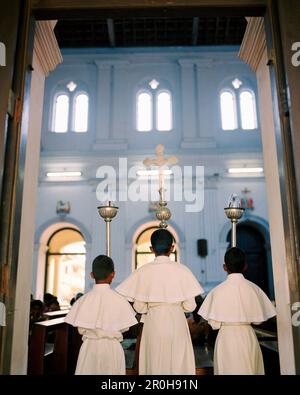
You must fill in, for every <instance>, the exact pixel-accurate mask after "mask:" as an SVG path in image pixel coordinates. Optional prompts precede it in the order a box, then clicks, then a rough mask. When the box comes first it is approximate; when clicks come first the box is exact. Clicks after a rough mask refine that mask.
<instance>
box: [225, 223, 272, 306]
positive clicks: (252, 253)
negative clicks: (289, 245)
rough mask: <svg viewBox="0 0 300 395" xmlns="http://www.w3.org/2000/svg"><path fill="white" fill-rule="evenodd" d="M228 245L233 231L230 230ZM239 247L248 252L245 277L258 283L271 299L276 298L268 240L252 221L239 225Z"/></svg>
mask: <svg viewBox="0 0 300 395" xmlns="http://www.w3.org/2000/svg"><path fill="white" fill-rule="evenodd" d="M226 241H227V242H228V247H229V246H230V241H231V231H229V232H228V235H227V239H226ZM237 247H239V248H241V249H242V250H243V251H244V252H245V254H246V262H247V265H248V268H247V271H246V272H245V273H244V275H245V278H247V279H248V280H249V281H252V282H253V283H255V284H257V285H258V286H259V287H260V288H261V289H262V290H263V291H264V292H265V293H266V294H267V295H268V296H269V297H270V298H271V299H274V284H273V281H271V279H272V278H273V273H272V265H271V264H270V262H268V256H267V251H266V240H265V237H264V235H263V234H262V233H261V232H260V231H259V230H258V229H257V228H256V227H255V226H253V225H252V224H251V223H250V222H244V223H243V222H242V223H240V224H238V226H237Z"/></svg>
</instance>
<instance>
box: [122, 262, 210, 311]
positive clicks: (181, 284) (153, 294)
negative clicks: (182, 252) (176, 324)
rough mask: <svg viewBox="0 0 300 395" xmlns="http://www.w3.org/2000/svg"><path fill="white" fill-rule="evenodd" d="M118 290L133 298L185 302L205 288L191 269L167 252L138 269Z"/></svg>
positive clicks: (150, 300)
mask: <svg viewBox="0 0 300 395" xmlns="http://www.w3.org/2000/svg"><path fill="white" fill-rule="evenodd" d="M116 291H117V292H118V293H120V294H121V295H124V296H125V297H126V298H127V299H128V300H130V301H133V300H138V301H141V302H165V303H176V302H182V301H184V300H187V299H191V298H194V297H195V296H197V295H201V294H202V293H203V292H204V290H203V288H202V287H201V285H200V284H199V282H198V280H197V279H196V277H195V276H194V275H193V273H192V272H191V271H190V269H188V268H187V267H186V266H184V265H182V264H180V263H176V262H173V261H171V260H170V258H168V257H166V256H159V257H157V258H156V259H155V260H154V261H153V262H151V263H147V264H146V265H144V266H142V267H141V268H140V269H138V270H136V271H134V272H133V273H132V274H131V275H130V276H129V277H128V278H127V279H126V280H125V281H123V282H122V283H121V284H120V285H119V286H118V287H117V288H116Z"/></svg>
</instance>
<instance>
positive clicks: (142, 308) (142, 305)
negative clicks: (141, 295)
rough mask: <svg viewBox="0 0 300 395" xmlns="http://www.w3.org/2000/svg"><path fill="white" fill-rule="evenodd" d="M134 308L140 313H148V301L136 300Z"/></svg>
mask: <svg viewBox="0 0 300 395" xmlns="http://www.w3.org/2000/svg"><path fill="white" fill-rule="evenodd" d="M133 308H134V310H135V311H137V312H138V313H140V314H146V313H147V311H148V303H146V302H140V301H139V300H135V301H134V303H133Z"/></svg>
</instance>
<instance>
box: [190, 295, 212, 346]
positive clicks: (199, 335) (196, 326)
mask: <svg viewBox="0 0 300 395" xmlns="http://www.w3.org/2000/svg"><path fill="white" fill-rule="evenodd" d="M203 300H204V299H203V298H202V296H201V295H198V296H196V297H195V302H196V308H195V310H194V311H193V312H192V313H191V314H190V315H189V317H188V318H187V323H188V326H189V330H190V334H191V339H192V343H193V344H195V345H202V344H204V343H205V342H206V340H207V337H208V333H209V326H208V324H207V322H206V321H205V320H204V319H203V318H202V317H200V315H199V314H198V311H199V308H200V306H201V305H202V303H203Z"/></svg>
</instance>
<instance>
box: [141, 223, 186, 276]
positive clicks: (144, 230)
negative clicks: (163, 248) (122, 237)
mask: <svg viewBox="0 0 300 395" xmlns="http://www.w3.org/2000/svg"><path fill="white" fill-rule="evenodd" d="M157 229H159V226H158V225H157V223H151V222H150V223H148V224H144V225H143V226H142V227H140V228H139V229H138V231H137V232H136V233H135V236H134V239H133V244H134V245H133V269H134V270H135V269H138V268H140V267H142V266H143V265H145V264H146V263H149V262H151V261H153V260H154V258H155V256H154V254H153V253H152V252H151V251H150V246H151V241H150V239H151V235H152V233H153V232H154V231H155V230H157ZM168 231H169V232H170V233H172V235H173V237H174V245H175V248H174V251H173V252H172V253H171V255H170V258H171V260H172V261H175V262H177V261H178V260H179V246H178V237H177V234H176V232H175V231H174V230H173V229H172V228H171V227H170V226H169V227H168Z"/></svg>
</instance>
